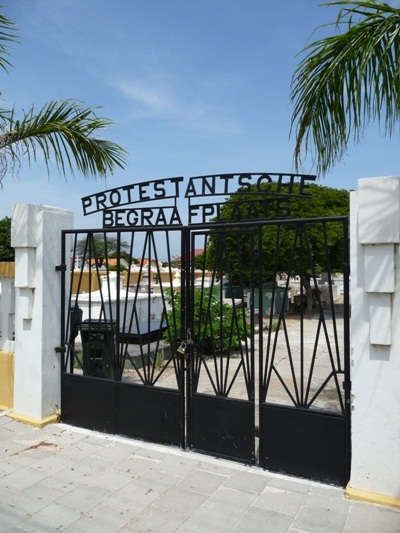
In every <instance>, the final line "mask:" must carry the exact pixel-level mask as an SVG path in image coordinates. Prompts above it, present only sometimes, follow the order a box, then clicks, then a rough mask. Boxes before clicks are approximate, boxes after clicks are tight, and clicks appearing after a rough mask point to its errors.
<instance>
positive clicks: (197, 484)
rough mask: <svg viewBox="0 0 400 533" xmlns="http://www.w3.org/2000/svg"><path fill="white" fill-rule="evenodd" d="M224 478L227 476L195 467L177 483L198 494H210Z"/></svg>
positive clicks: (182, 487)
mask: <svg viewBox="0 0 400 533" xmlns="http://www.w3.org/2000/svg"><path fill="white" fill-rule="evenodd" d="M226 479H227V476H222V475H220V474H214V473H212V472H205V471H204V470H199V469H198V468H195V469H194V470H191V471H190V472H189V473H188V474H187V476H186V477H185V478H184V479H183V480H182V481H181V482H180V483H179V488H181V489H184V490H192V491H194V492H199V493H200V494H212V493H213V492H215V491H216V490H217V489H218V487H219V486H220V485H222V484H223V483H224V482H225V481H226Z"/></svg>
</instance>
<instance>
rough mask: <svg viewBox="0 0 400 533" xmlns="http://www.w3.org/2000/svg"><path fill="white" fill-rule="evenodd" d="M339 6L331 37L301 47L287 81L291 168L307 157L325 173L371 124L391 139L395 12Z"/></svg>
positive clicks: (398, 23) (398, 51) (398, 69)
mask: <svg viewBox="0 0 400 533" xmlns="http://www.w3.org/2000/svg"><path fill="white" fill-rule="evenodd" d="M325 5H329V6H334V5H336V6H341V7H342V9H341V11H340V12H339V15H338V18H337V20H336V22H335V23H334V24H333V26H334V27H335V30H338V31H339V33H336V34H335V35H333V36H329V37H326V38H323V39H320V40H317V41H315V42H313V43H311V44H309V45H308V46H306V47H305V49H304V50H303V52H304V53H305V54H306V55H305V57H304V59H303V60H302V61H301V62H300V64H299V66H298V67H297V69H296V71H295V73H294V76H293V79H292V92H291V100H292V102H294V111H293V113H292V119H291V134H292V133H293V132H294V133H295V140H296V144H295V151H294V166H295V167H296V169H298V168H299V167H300V166H301V162H302V154H303V153H305V154H308V153H312V154H314V156H315V159H316V167H317V172H318V173H321V174H325V173H326V172H327V171H328V170H329V168H331V167H332V166H333V165H334V164H335V163H337V162H338V161H339V160H341V159H342V157H343V155H344V154H345V152H346V150H347V147H348V143H349V140H350V139H351V138H353V141H354V142H359V141H360V140H361V138H362V135H363V132H364V129H365V128H366V127H367V126H368V124H369V123H370V122H371V121H374V120H377V121H378V122H379V124H380V125H382V127H383V129H384V132H385V134H386V135H388V136H391V135H392V134H393V133H394V130H395V127H396V125H397V124H398V122H399V118H400V9H396V8H394V7H392V6H390V5H388V4H386V3H382V2H376V1H373V0H370V1H350V0H349V1H346V0H342V1H334V2H329V3H328V4H325Z"/></svg>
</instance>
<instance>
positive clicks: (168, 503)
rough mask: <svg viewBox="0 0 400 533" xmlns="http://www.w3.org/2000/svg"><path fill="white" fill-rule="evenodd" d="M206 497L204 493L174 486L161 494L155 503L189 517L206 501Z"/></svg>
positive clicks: (165, 509)
mask: <svg viewBox="0 0 400 533" xmlns="http://www.w3.org/2000/svg"><path fill="white" fill-rule="evenodd" d="M206 498H207V496H206V495H204V494H200V493H198V492H193V491H191V490H184V489H180V488H176V487H174V488H172V489H171V490H169V491H168V492H166V493H165V494H163V495H161V496H160V497H159V498H158V499H157V500H156V501H155V502H154V504H153V505H154V506H156V507H158V508H161V509H163V510H164V511H168V512H174V513H177V514H179V515H182V516H186V517H188V516H190V514H191V513H193V512H194V511H195V510H196V509H198V508H199V507H200V505H202V504H203V503H204V501H205V500H206Z"/></svg>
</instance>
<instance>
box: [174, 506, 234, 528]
mask: <svg viewBox="0 0 400 533" xmlns="http://www.w3.org/2000/svg"><path fill="white" fill-rule="evenodd" d="M210 511H211V512H210ZM242 517H243V513H241V512H240V511H239V510H237V511H236V512H231V513H227V512H226V511H225V510H224V509H214V508H213V509H210V508H209V507H206V506H205V505H202V506H201V507H199V508H198V509H197V510H196V511H194V512H193V513H192V514H191V516H190V517H189V518H188V519H187V520H186V521H185V522H183V524H182V525H181V526H180V528H179V529H178V530H177V531H178V532H179V533H205V532H209V531H210V532H212V533H231V532H232V531H233V529H234V527H235V526H236V525H237V524H238V522H239V521H240V519H241V518H242Z"/></svg>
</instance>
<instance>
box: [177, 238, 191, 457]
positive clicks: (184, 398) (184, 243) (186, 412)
mask: <svg viewBox="0 0 400 533" xmlns="http://www.w3.org/2000/svg"><path fill="white" fill-rule="evenodd" d="M182 274H183V275H182ZM190 276H191V268H190V231H189V228H187V227H184V228H182V233H181V302H184V305H181V330H182V331H181V338H182V339H183V340H186V337H187V328H188V327H191V324H190V323H189V320H188V317H189V310H190V299H191V297H192V295H191V294H190V292H191V290H193V289H192V287H191V283H190ZM192 285H193V284H192ZM189 288H191V290H189ZM192 358H193V346H192V345H190V344H187V345H186V352H185V354H184V356H183V357H182V359H181V365H182V366H181V373H180V379H181V383H180V387H181V391H182V394H181V409H182V421H181V442H182V448H184V449H185V448H186V447H189V448H190V447H191V424H190V420H191V416H190V410H191V408H190V387H191V372H192V364H191V360H192Z"/></svg>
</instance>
